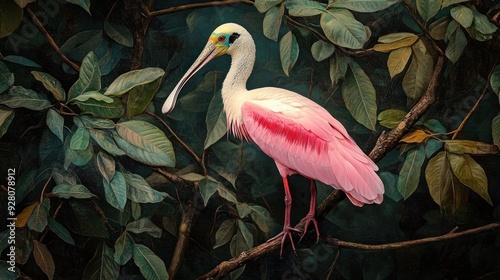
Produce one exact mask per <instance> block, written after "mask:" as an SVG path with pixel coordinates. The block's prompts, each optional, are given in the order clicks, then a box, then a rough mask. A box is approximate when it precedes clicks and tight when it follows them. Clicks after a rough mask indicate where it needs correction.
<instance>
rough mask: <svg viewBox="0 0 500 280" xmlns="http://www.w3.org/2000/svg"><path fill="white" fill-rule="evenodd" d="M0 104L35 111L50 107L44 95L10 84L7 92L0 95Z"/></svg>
mask: <svg viewBox="0 0 500 280" xmlns="http://www.w3.org/2000/svg"><path fill="white" fill-rule="evenodd" d="M0 104H3V105H5V106H8V107H10V108H27V109H30V110H35V111H40V110H43V109H46V108H49V107H50V102H49V100H47V98H46V97H45V95H43V94H38V93H36V92H35V91H33V90H31V89H26V88H24V87H21V86H12V87H11V88H10V89H9V91H8V93H7V94H2V95H0Z"/></svg>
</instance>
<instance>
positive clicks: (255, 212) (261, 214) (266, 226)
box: [249, 204, 275, 235]
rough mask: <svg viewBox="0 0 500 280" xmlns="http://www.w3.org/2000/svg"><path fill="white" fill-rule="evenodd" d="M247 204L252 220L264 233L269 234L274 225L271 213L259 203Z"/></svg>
mask: <svg viewBox="0 0 500 280" xmlns="http://www.w3.org/2000/svg"><path fill="white" fill-rule="evenodd" d="M249 206H250V209H251V212H250V216H251V217H252V220H253V221H254V222H255V223H256V224H257V226H258V227H259V228H260V230H262V232H263V233H264V234H266V235H268V234H270V233H271V232H272V229H273V227H274V225H275V223H274V221H273V218H272V217H271V213H269V211H268V210H267V209H266V208H264V207H262V206H260V205H256V204H249Z"/></svg>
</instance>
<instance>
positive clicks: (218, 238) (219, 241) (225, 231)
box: [213, 219, 236, 249]
mask: <svg viewBox="0 0 500 280" xmlns="http://www.w3.org/2000/svg"><path fill="white" fill-rule="evenodd" d="M235 232H236V223H235V220H234V219H228V220H225V221H224V222H222V224H221V225H220V226H219V229H218V230H217V232H216V233H215V245H214V247H213V249H215V248H218V247H220V246H223V245H225V244H227V243H228V242H229V241H231V238H233V236H234V234H235Z"/></svg>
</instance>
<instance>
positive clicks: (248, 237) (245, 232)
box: [238, 220, 253, 248]
mask: <svg viewBox="0 0 500 280" xmlns="http://www.w3.org/2000/svg"><path fill="white" fill-rule="evenodd" d="M238 229H239V231H240V232H241V236H243V239H245V242H246V244H247V246H248V248H252V247H253V235H252V233H251V232H250V230H249V229H248V227H247V225H246V224H245V222H243V220H238Z"/></svg>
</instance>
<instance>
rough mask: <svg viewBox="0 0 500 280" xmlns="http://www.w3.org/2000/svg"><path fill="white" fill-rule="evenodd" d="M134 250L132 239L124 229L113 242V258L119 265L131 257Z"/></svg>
mask: <svg viewBox="0 0 500 280" xmlns="http://www.w3.org/2000/svg"><path fill="white" fill-rule="evenodd" d="M133 250H134V240H133V239H132V238H131V237H130V236H129V235H128V233H127V231H124V232H123V233H122V235H120V237H118V239H116V242H115V253H114V255H113V259H114V260H115V262H116V263H117V264H119V265H125V264H126V263H127V262H128V261H129V260H130V259H131V258H132V252H133Z"/></svg>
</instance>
